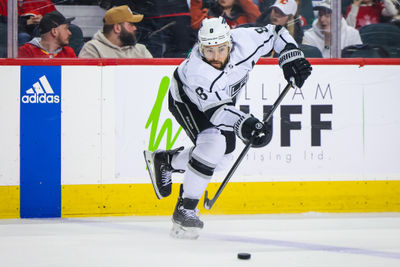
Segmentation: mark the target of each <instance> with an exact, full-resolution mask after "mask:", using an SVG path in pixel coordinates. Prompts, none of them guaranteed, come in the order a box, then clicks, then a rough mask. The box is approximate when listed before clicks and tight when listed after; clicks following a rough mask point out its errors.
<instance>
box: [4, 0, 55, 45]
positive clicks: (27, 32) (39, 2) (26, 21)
mask: <svg viewBox="0 0 400 267" xmlns="http://www.w3.org/2000/svg"><path fill="white" fill-rule="evenodd" d="M7 5H8V1H7V0H0V23H1V24H2V26H1V28H2V29H3V28H5V29H6V28H7V12H8V10H7ZM54 10H56V8H55V6H54V4H53V3H52V2H51V1H50V0H24V1H18V46H21V45H23V44H25V43H27V42H29V41H30V40H31V39H32V38H33V35H34V29H35V28H36V27H37V25H39V22H40V20H41V19H42V17H43V15H44V14H46V13H48V12H51V11H54ZM3 31H4V30H3ZM3 31H2V32H1V36H7V35H6V34H5V35H4V33H3ZM4 39H5V41H6V38H4ZM6 42H7V41H6Z"/></svg>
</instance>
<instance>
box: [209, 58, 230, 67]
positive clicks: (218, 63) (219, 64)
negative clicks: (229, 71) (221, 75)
mask: <svg viewBox="0 0 400 267" xmlns="http://www.w3.org/2000/svg"><path fill="white" fill-rule="evenodd" d="M228 60H229V56H227V57H226V59H225V61H224V62H222V61H219V60H211V61H208V64H210V65H211V66H213V67H214V68H216V69H218V70H223V69H225V66H226V63H228Z"/></svg>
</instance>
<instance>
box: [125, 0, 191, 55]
mask: <svg viewBox="0 0 400 267" xmlns="http://www.w3.org/2000/svg"><path fill="white" fill-rule="evenodd" d="M130 1H131V2H133V4H134V6H135V10H137V11H138V12H139V13H141V14H143V15H144V18H143V20H142V22H141V23H139V24H138V28H139V32H140V35H141V38H140V39H141V42H143V43H144V44H145V45H146V47H147V49H149V51H150V52H151V54H152V55H153V57H169V58H177V57H181V58H182V57H186V56H187V55H188V52H189V51H190V49H191V48H192V46H193V44H194V43H195V42H196V36H195V34H194V31H193V29H192V28H191V27H190V13H189V6H188V2H187V0H168V1H166V0H146V1H143V0H133V1H132V0H130Z"/></svg>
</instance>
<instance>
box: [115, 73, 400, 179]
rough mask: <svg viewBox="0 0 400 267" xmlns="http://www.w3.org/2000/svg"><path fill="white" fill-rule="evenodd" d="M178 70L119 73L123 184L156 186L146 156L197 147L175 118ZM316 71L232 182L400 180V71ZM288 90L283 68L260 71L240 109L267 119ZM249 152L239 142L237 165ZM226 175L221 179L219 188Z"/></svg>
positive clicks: (243, 95) (118, 162) (291, 96)
mask: <svg viewBox="0 0 400 267" xmlns="http://www.w3.org/2000/svg"><path fill="white" fill-rule="evenodd" d="M175 68H176V66H119V67H118V71H116V72H115V73H116V79H115V81H116V96H115V97H116V118H115V120H116V177H117V178H118V177H121V178H128V179H132V181H135V182H149V179H148V178H147V171H146V169H145V164H144V160H143V155H142V152H143V150H145V149H150V150H154V149H166V148H170V147H177V146H180V145H184V146H186V147H188V146H192V145H193V144H192V143H191V142H190V139H189V138H187V136H186V134H185V132H184V131H180V130H179V129H180V128H179V125H178V123H177V122H176V121H175V119H174V118H173V116H172V115H171V114H170V113H169V111H168V101H167V100H168V91H167V89H168V85H169V81H170V80H169V79H170V78H169V77H170V76H171V75H172V73H173V71H174V69H175ZM313 68H314V70H313V73H312V75H311V76H310V78H309V79H308V80H307V82H306V83H305V85H304V86H303V87H302V88H301V89H297V90H295V89H292V90H291V91H290V92H289V93H288V94H287V95H286V97H285V99H284V100H283V101H282V103H281V106H280V107H278V109H277V110H276V111H275V113H274V116H273V137H272V140H271V142H270V143H269V144H268V145H267V146H266V147H263V148H258V149H250V151H249V153H248V155H247V156H246V157H245V159H244V160H243V161H242V163H241V165H240V167H239V168H238V170H237V171H236V173H235V175H234V177H233V178H232V181H312V180H315V181H318V180H365V179H398V178H399V175H400V164H399V157H398V155H397V154H398V151H399V150H400V141H399V140H398V136H400V122H399V120H398V114H400V108H399V107H398V105H397V103H396V101H397V99H399V98H400V91H399V90H398V89H399V88H394V87H393V86H390V85H393V84H397V82H396V81H397V79H396V76H397V74H398V73H399V70H400V68H399V67H398V66H393V67H390V66H389V67H388V66H369V67H363V68H360V67H359V66H355V65H330V66H325V65H317V66H313ZM369 69H370V71H369ZM371 73H373V75H371ZM375 74H377V75H381V76H375ZM382 76H384V77H385V78H384V79H383V80H382ZM285 85H286V82H285V80H284V79H283V75H282V70H281V69H280V68H279V67H278V66H273V65H256V66H255V67H254V70H253V71H252V72H251V73H250V78H249V81H248V83H247V86H246V87H245V88H244V89H243V90H242V93H241V97H240V100H239V101H238V105H237V106H238V107H240V108H242V109H243V110H246V109H247V110H249V111H250V112H251V113H252V114H254V115H255V116H256V117H258V118H262V116H263V112H264V113H266V112H267V111H268V108H269V107H270V106H271V105H272V104H273V103H274V102H275V100H276V99H277V97H278V95H279V93H280V90H282V89H283V88H284V87H285ZM243 147H244V145H243V144H242V142H241V141H240V140H239V139H237V146H236V150H235V153H233V154H234V155H233V157H232V160H234V159H236V158H237V156H238V155H239V153H240V152H241V150H242V148H243ZM232 163H233V161H232ZM224 175H225V173H221V174H219V173H217V174H216V175H215V179H214V181H221V180H222V179H223V178H224ZM178 179H180V178H178Z"/></svg>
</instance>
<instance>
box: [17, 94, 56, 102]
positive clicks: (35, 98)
mask: <svg viewBox="0 0 400 267" xmlns="http://www.w3.org/2000/svg"><path fill="white" fill-rule="evenodd" d="M22 103H25V104H28V103H55V104H57V103H60V96H58V95H53V94H51V95H48V94H40V95H38V94H34V95H24V96H23V97H22Z"/></svg>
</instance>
